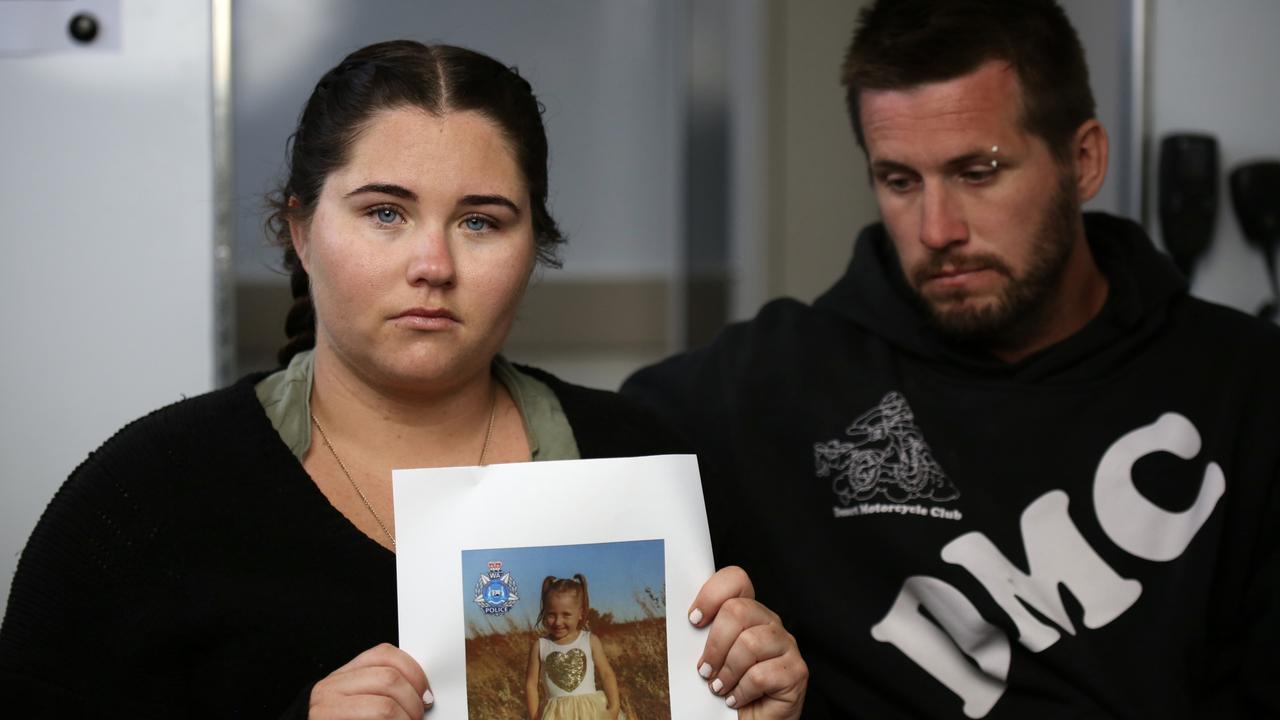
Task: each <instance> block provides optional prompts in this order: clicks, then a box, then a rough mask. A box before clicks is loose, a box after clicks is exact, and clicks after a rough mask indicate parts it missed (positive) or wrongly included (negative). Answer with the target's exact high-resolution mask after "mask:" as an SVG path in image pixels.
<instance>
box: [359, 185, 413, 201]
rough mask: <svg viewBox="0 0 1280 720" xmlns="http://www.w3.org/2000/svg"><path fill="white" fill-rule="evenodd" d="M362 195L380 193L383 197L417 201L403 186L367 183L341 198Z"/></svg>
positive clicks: (411, 192) (410, 191)
mask: <svg viewBox="0 0 1280 720" xmlns="http://www.w3.org/2000/svg"><path fill="white" fill-rule="evenodd" d="M364 193H381V194H383V195H391V196H393V197H398V198H401V199H404V200H417V199H418V194H417V193H415V192H414V191H412V190H410V189H409V188H407V187H404V186H403V185H394V184H392V183H369V184H367V185H361V186H360V187H358V188H356V189H355V190H352V191H351V192H349V193H347V194H346V195H344V196H343V197H355V196H356V195H362V194H364Z"/></svg>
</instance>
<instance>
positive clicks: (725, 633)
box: [689, 567, 809, 720]
mask: <svg viewBox="0 0 1280 720" xmlns="http://www.w3.org/2000/svg"><path fill="white" fill-rule="evenodd" d="M689 622H691V623H693V624H694V625H696V626H697V627H707V626H709V628H710V629H709V631H708V633H707V644H706V646H705V647H704V648H703V651H702V657H701V658H699V659H698V665H697V668H698V674H699V675H701V676H702V677H703V678H704V679H706V680H707V682H708V685H709V687H710V689H711V692H713V693H715V694H716V695H719V696H721V697H723V698H724V699H725V704H727V705H728V706H729V707H733V708H737V709H738V717H739V718H744V719H746V718H750V719H751V720H793V719H794V718H799V717H800V709H801V708H802V707H803V706H804V693H805V688H806V687H807V686H808V683H809V668H808V666H806V665H805V663H804V659H803V658H801V657H800V649H799V648H798V647H797V646H796V639H795V638H794V637H792V636H791V633H788V632H787V631H786V629H785V628H783V627H782V622H781V621H780V620H779V619H778V616H777V615H776V614H774V613H773V612H772V611H771V610H769V608H767V607H765V606H764V605H761V604H760V603H758V602H756V601H755V588H754V587H753V586H752V585H751V579H750V578H749V577H747V573H746V572H744V571H743V569H742V568H740V567H727V568H724V569H722V570H720V571H719V572H717V573H716V574H715V575H712V576H711V579H710V580H708V581H707V582H706V584H704V585H703V586H702V589H701V590H700V591H698V597H697V598H695V599H694V601H693V606H692V607H690V608H689Z"/></svg>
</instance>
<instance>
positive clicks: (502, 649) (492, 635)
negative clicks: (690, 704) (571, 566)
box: [467, 609, 671, 720]
mask: <svg viewBox="0 0 1280 720" xmlns="http://www.w3.org/2000/svg"><path fill="white" fill-rule="evenodd" d="M645 614H646V615H647V616H648V617H646V618H644V619H641V620H633V621H630V622H625V623H616V624H615V623H613V622H612V618H610V617H609V615H608V614H605V615H604V616H603V617H601V616H600V615H598V614H596V613H595V611H594V609H593V610H592V612H591V627H592V628H593V629H594V632H595V633H596V636H597V637H598V638H599V639H600V642H601V643H603V644H604V649H605V652H606V653H607V654H608V655H609V662H610V664H612V665H613V671H614V673H615V674H616V675H617V676H618V692H619V694H620V695H621V696H622V711H623V713H625V714H626V717H627V718H628V720H670V718H671V696H670V689H669V687H670V686H669V685H668V683H667V633H666V619H665V618H663V617H654V616H653V613H650V612H646V613H645ZM490 630H491V632H487V633H482V632H480V629H479V628H476V627H474V626H473V627H471V628H469V632H468V633H467V635H468V637H467V706H468V708H469V712H468V716H469V717H470V718H471V720H522V719H523V718H525V716H526V714H527V713H526V711H525V701H524V679H525V671H526V666H527V664H528V660H529V648H530V646H531V645H532V644H533V642H534V640H535V639H536V638H537V637H538V633H537V631H535V630H534V629H533V628H522V627H520V626H518V625H517V624H516V622H515V621H514V620H512V619H511V618H510V617H507V618H506V624H505V627H491V628H490ZM600 689H603V688H600ZM542 697H543V699H544V700H545V698H546V695H545V691H544V694H543V695H542Z"/></svg>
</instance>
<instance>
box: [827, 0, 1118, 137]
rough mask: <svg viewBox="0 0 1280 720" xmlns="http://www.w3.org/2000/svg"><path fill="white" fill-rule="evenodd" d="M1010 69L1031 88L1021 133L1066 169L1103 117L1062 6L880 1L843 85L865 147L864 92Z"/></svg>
mask: <svg viewBox="0 0 1280 720" xmlns="http://www.w3.org/2000/svg"><path fill="white" fill-rule="evenodd" d="M990 60H1003V61H1005V62H1007V63H1009V65H1010V66H1011V67H1012V68H1013V70H1014V72H1016V73H1017V76H1018V81H1019V84H1020V85H1021V88H1022V104H1023V108H1022V123H1023V126H1024V127H1025V128H1026V129H1027V131H1028V132H1030V133H1032V134H1033V135H1037V136H1039V137H1040V138H1042V139H1043V140H1044V141H1045V142H1046V143H1047V144H1048V145H1049V149H1050V150H1051V151H1052V152H1053V154H1054V156H1055V157H1057V158H1058V159H1059V160H1060V161H1062V160H1065V159H1067V158H1069V157H1070V143H1071V138H1072V136H1073V135H1074V134H1075V131H1076V130H1077V129H1079V127H1080V125H1081V124H1082V123H1084V122H1085V121H1087V120H1089V119H1090V118H1093V117H1094V115H1095V108H1094V100H1093V91H1092V90H1090V88H1089V69H1088V66H1087V65H1086V64H1085V59H1084V49H1083V48H1082V47H1081V46H1080V38H1079V36H1078V35H1076V31H1075V28H1073V27H1072V26H1071V22H1070V21H1069V20H1067V16H1066V13H1065V12H1063V10H1062V8H1061V7H1059V6H1058V4H1057V2H1055V1H1054V0H877V2H875V3H874V4H873V5H871V6H869V7H867V8H865V9H863V11H862V13H861V15H860V16H859V20H858V26H857V28H856V29H855V30H854V34H853V42H852V44H851V45H850V46H849V51H848V53H847V54H846V55H845V59H844V65H843V66H842V68H841V72H840V82H841V84H843V85H844V86H845V90H846V96H845V97H846V102H847V103H848V107H849V117H850V119H851V120H852V121H853V132H854V134H855V135H856V136H857V138H858V145H859V146H860V147H861V148H862V149H863V151H865V150H866V149H867V146H866V142H865V140H864V138H863V135H862V121H861V117H860V116H859V100H860V99H861V94H862V91H864V90H900V89H906V88H912V87H916V86H918V85H923V84H926V83H932V82H939V81H944V80H952V79H955V78H958V77H960V76H962V75H966V74H968V73H970V72H972V71H973V70H976V69H977V68H978V66H979V65H982V64H983V63H985V62H987V61H990Z"/></svg>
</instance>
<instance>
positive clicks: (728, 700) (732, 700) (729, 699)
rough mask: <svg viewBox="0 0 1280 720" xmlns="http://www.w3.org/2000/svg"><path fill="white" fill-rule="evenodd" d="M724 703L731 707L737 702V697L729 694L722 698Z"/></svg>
mask: <svg viewBox="0 0 1280 720" xmlns="http://www.w3.org/2000/svg"><path fill="white" fill-rule="evenodd" d="M724 704H725V705H728V706H729V707H733V706H734V705H737V704H738V698H736V697H734V696H732V695H730V696H729V697H727V698H725V699H724Z"/></svg>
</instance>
